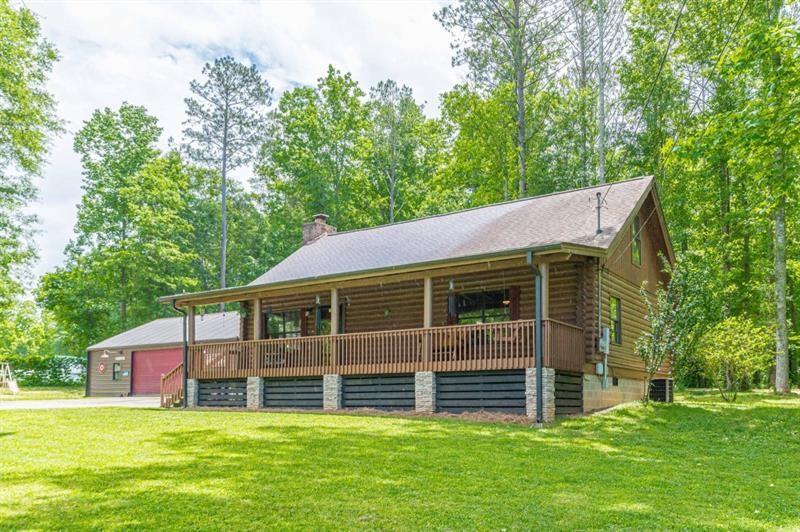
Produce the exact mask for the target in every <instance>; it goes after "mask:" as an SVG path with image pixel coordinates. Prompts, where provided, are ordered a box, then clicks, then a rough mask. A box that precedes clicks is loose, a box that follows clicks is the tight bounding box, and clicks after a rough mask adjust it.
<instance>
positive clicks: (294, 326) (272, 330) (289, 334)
mask: <svg viewBox="0 0 800 532" xmlns="http://www.w3.org/2000/svg"><path fill="white" fill-rule="evenodd" d="M300 330H301V327H300V311H299V310H287V311H285V312H275V313H271V314H268V315H267V338H294V337H297V336H301V334H300Z"/></svg>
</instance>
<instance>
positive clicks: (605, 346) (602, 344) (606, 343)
mask: <svg viewBox="0 0 800 532" xmlns="http://www.w3.org/2000/svg"><path fill="white" fill-rule="evenodd" d="M598 347H599V348H600V352H601V353H603V354H604V355H607V354H608V352H609V348H610V347H611V329H609V328H608V327H607V326H603V328H602V329H601V331H600V339H599V345H598Z"/></svg>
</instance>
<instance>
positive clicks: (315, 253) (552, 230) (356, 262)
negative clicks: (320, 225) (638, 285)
mask: <svg viewBox="0 0 800 532" xmlns="http://www.w3.org/2000/svg"><path fill="white" fill-rule="evenodd" d="M651 183H652V178H650V177H641V178H637V179H631V180H628V181H620V182H616V183H611V184H608V185H600V186H595V187H588V188H583V189H578V190H570V191H565V192H559V193H555V194H548V195H544V196H537V197H533V198H526V199H522V200H517V201H510V202H506V203H499V204H494V205H487V206H485V207H477V208H473V209H467V210H464V211H459V212H454V213H449V214H442V215H438V216H430V217H427V218H420V219H417V220H410V221H408V222H401V223H395V224H391V225H383V226H379V227H373V228H369V229H359V230H355V231H346V232H342V233H334V234H329V235H323V236H322V237H320V238H318V239H317V240H315V241H313V242H311V243H309V244H306V245H304V246H303V247H301V248H300V249H298V250H297V251H295V252H294V253H292V254H291V255H290V256H289V257H287V258H286V259H285V260H283V261H282V262H281V263H279V264H278V265H276V266H275V267H274V268H272V269H271V270H269V271H268V272H266V273H265V274H264V275H262V276H260V277H259V278H258V279H256V280H255V281H253V282H252V283H250V285H251V286H254V285H264V284H271V283H279V282H286V281H294V280H301V279H313V278H316V277H322V276H326V277H328V276H335V275H344V274H352V273H358V272H364V271H374V270H381V269H390V268H397V267H403V266H410V265H415V264H423V263H428V262H438V261H446V260H455V259H462V258H470V257H478V256H484V255H493V254H502V253H506V252H513V251H520V250H528V249H537V248H539V249H541V248H544V247H548V246H552V245H559V244H572V245H577V246H586V247H589V248H596V249H599V250H607V249H608V247H609V246H610V245H611V243H612V242H613V240H614V238H615V237H616V236H617V233H618V232H619V231H620V229H621V228H622V226H623V225H624V223H625V221H626V220H627V219H628V217H629V216H630V215H631V214H632V212H633V209H634V208H635V207H636V205H637V203H638V202H639V200H640V199H641V198H642V196H643V195H644V194H645V192H646V191H647V190H649V187H650V185H651ZM597 192H600V193H601V194H603V196H604V199H605V202H604V204H603V208H602V211H601V225H602V229H603V231H602V233H600V234H597V232H596V229H597V221H596V220H597V219H596V210H595V205H596V194H597Z"/></svg>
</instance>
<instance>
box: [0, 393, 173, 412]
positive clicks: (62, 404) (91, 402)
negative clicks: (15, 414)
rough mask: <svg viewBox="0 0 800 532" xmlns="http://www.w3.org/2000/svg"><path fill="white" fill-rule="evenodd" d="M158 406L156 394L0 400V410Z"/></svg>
mask: <svg viewBox="0 0 800 532" xmlns="http://www.w3.org/2000/svg"><path fill="white" fill-rule="evenodd" d="M109 406H114V407H127V408H158V406H159V398H158V396H145V397H85V398H83V399H43V400H40V401H38V400H32V401H0V410H31V409H33V410H43V409H55V408H100V407H109Z"/></svg>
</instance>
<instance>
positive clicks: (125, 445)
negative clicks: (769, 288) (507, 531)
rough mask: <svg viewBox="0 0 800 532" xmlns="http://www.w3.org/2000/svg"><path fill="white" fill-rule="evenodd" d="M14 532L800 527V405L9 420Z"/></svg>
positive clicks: (4, 520) (787, 401)
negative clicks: (556, 417) (519, 420)
mask: <svg viewBox="0 0 800 532" xmlns="http://www.w3.org/2000/svg"><path fill="white" fill-rule="evenodd" d="M0 456H2V457H3V461H2V463H0V464H1V465H0V529H31V528H33V529H70V528H72V529H85V528H102V529H138V528H147V529H155V528H159V529H164V528H166V529H175V528H179V529H192V530H193V529H225V530H239V529H261V528H280V529H285V528H292V529H303V530H313V529H318V528H324V529H334V528H335V529H341V528H367V529H401V530H405V529H421V528H437V529H442V528H443V529H457V530H460V529H501V528H513V529H531V528H557V529H576V528H581V529H583V528H609V527H613V528H633V529H664V528H692V529H696V528H728V529H730V528H736V529H765V528H770V529H772V528H775V527H784V528H791V529H796V528H798V527H800V504H799V503H800V491H798V479H800V460H798V456H800V398H798V397H796V396H795V397H792V398H782V399H779V398H774V397H771V396H769V395H766V394H759V395H754V394H749V395H745V396H744V397H743V401H742V402H741V403H740V404H738V405H733V406H729V405H724V404H720V402H719V401H718V400H716V399H714V398H713V397H712V396H709V395H704V394H698V395H690V396H688V397H683V398H682V400H681V402H680V403H679V404H674V405H655V406H651V407H642V406H633V407H630V408H622V409H618V410H615V411H613V412H608V413H606V414H603V415H595V416H591V417H586V418H581V419H570V420H565V421H562V422H559V423H557V424H555V425H554V426H551V427H549V428H546V429H543V430H535V429H531V428H529V427H527V426H522V425H500V424H487V423H478V422H467V421H462V420H458V419H423V418H400V417H388V416H387V417H378V416H357V415H319V414H286V413H247V412H210V411H205V412H200V411H194V412H189V411H165V410H145V409H141V410H126V409H120V408H109V409H76V410H58V411H31V410H29V411H24V410H22V411H0Z"/></svg>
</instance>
